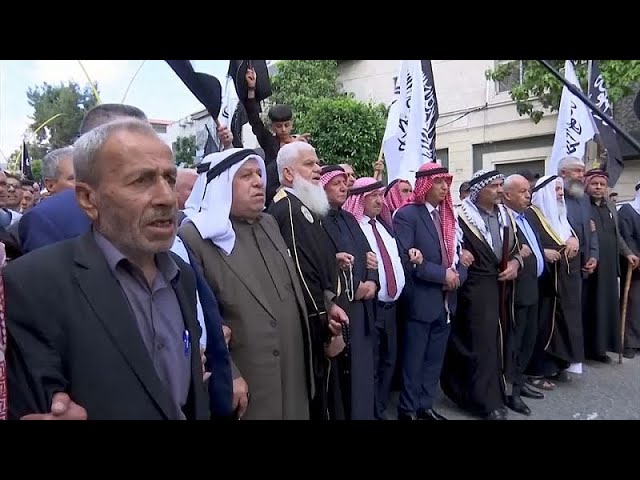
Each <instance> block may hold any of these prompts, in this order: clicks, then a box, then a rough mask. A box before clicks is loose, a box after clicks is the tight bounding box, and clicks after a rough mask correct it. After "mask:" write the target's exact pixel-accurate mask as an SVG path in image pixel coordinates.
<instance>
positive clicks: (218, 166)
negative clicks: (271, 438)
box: [180, 148, 315, 420]
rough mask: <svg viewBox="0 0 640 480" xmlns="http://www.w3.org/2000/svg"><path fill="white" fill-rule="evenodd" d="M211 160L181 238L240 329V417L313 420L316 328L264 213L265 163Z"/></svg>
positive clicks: (236, 351)
mask: <svg viewBox="0 0 640 480" xmlns="http://www.w3.org/2000/svg"><path fill="white" fill-rule="evenodd" d="M206 158H207V159H208V160H209V162H208V163H209V165H208V167H209V168H208V171H207V172H206V177H207V181H206V187H205V192H204V199H203V200H202V202H201V205H200V209H199V212H198V213H195V214H193V215H192V216H190V217H189V218H188V220H186V221H185V223H184V224H183V226H182V227H181V228H180V235H181V237H182V238H183V239H184V240H185V242H186V243H187V245H188V246H189V247H190V248H191V250H192V251H193V252H194V257H195V259H196V260H195V261H196V262H197V263H198V264H199V265H200V266H201V267H202V270H203V272H204V275H205V277H206V279H207V282H208V283H209V285H210V286H211V288H212V290H213V291H214V293H215V295H216V298H217V299H218V302H219V304H220V310H221V312H222V317H223V319H224V323H225V324H226V325H227V326H229V327H230V328H231V331H232V334H231V342H230V345H229V350H230V352H231V359H232V369H233V386H234V389H233V390H234V408H236V411H237V416H238V418H244V419H249V420H252V419H253V420H307V419H309V407H310V400H311V398H312V396H313V393H314V388H315V385H314V383H313V382H312V375H311V341H310V335H309V323H308V318H307V313H306V306H305V303H304V298H303V295H302V290H301V289H300V284H299V281H298V278H297V273H296V271H295V267H294V264H293V262H292V261H291V257H290V256H289V253H288V251H287V246H286V244H285V242H284V240H283V238H282V235H281V234H280V230H279V228H278V225H277V223H276V222H275V220H274V219H273V217H271V215H268V214H265V213H264V212H263V210H264V202H265V180H266V178H267V175H266V169H265V165H264V161H263V160H262V158H261V157H260V156H258V155H257V154H256V152H255V151H253V150H249V149H240V148H235V149H230V150H226V151H224V152H220V153H214V154H212V155H210V156H208V157H206ZM196 194H197V195H198V194H199V193H198V192H196ZM249 399H251V400H250V401H249Z"/></svg>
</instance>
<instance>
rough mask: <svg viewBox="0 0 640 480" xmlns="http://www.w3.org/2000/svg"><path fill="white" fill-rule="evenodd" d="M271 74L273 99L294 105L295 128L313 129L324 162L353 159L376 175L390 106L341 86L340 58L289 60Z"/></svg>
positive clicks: (356, 166) (360, 171)
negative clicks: (359, 97) (358, 96)
mask: <svg viewBox="0 0 640 480" xmlns="http://www.w3.org/2000/svg"><path fill="white" fill-rule="evenodd" d="M277 69H278V72H277V74H276V75H274V76H273V77H272V78H271V87H272V90H273V95H272V96H271V98H270V99H269V100H270V102H269V103H271V104H273V103H285V104H287V105H289V106H290V107H291V108H292V109H293V113H294V120H295V121H294V130H295V132H297V133H310V134H311V141H312V143H313V145H314V146H315V147H316V149H317V151H318V156H319V157H320V158H321V159H322V161H323V162H324V163H350V164H351V165H352V166H353V168H354V169H355V170H356V171H357V172H358V174H360V175H371V173H372V164H373V162H374V161H375V160H376V159H377V158H378V153H379V150H380V144H381V142H382V135H383V134H384V127H385V122H386V115H387V109H386V107H385V106H384V105H374V104H369V103H364V102H360V101H358V100H355V99H354V98H353V94H350V93H344V92H342V91H341V89H342V85H341V84H340V82H339V81H338V63H337V61H335V60H284V61H281V62H278V64H277Z"/></svg>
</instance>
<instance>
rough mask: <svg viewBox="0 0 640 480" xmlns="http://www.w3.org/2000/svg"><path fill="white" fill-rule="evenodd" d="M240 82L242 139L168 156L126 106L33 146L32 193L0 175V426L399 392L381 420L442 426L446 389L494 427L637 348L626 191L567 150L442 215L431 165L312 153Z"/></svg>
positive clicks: (485, 175)
mask: <svg viewBox="0 0 640 480" xmlns="http://www.w3.org/2000/svg"><path fill="white" fill-rule="evenodd" d="M246 81H247V87H248V90H249V96H248V99H247V100H246V102H245V103H246V105H245V108H246V110H247V113H248V117H249V122H250V124H251V126H252V128H253V131H254V133H255V134H256V137H257V139H258V141H259V142H260V146H261V149H260V150H253V149H246V148H234V147H233V145H232V141H233V138H232V135H231V133H230V132H229V130H228V129H226V128H224V127H220V128H219V129H218V142H219V143H218V150H219V151H218V152H216V153H213V154H210V155H208V156H206V157H205V158H204V159H203V161H202V162H201V163H200V164H199V165H198V167H197V169H184V168H176V166H175V161H174V156H173V154H172V152H171V149H170V148H169V147H168V146H167V145H166V144H165V143H164V142H163V141H162V140H161V139H160V138H159V137H158V135H157V134H156V133H155V132H154V130H153V128H152V127H151V126H150V124H149V123H148V121H147V119H146V116H145V114H144V113H143V112H142V111H140V110H139V109H137V108H135V107H131V106H126V105H117V104H105V105H99V106H97V107H95V108H94V109H92V110H90V111H89V112H88V113H87V114H86V116H85V118H84V120H83V123H82V126H81V129H80V134H81V136H80V137H79V139H78V140H77V141H76V142H75V143H74V145H73V146H69V147H67V148H64V149H60V150H56V151H53V152H51V153H49V154H48V155H47V157H46V158H45V159H44V182H45V187H46V188H45V189H46V192H45V193H46V195H40V196H39V194H40V193H41V192H40V187H39V185H34V184H33V182H26V181H22V180H21V179H20V178H18V177H17V176H15V175H10V174H5V173H2V174H0V204H1V205H0V206H1V207H2V210H1V213H0V216H1V220H2V222H3V224H2V228H1V230H2V241H3V243H4V245H5V248H6V251H7V255H6V262H5V266H4V268H3V270H2V277H3V282H2V283H1V284H0V285H1V286H2V287H3V289H2V290H0V293H2V294H3V296H4V298H3V300H4V301H3V308H2V309H0V320H2V322H0V323H6V329H5V328H4V325H3V329H2V338H1V340H2V342H1V343H0V352H2V356H1V357H0V377H2V378H0V418H2V417H8V418H10V419H20V418H23V419H87V418H88V419H176V420H177V419H223V418H233V419H256V420H260V419H274V420H275V419H292V420H306V419H314V420H339V419H350V420H384V419H387V418H389V414H390V412H389V399H390V394H391V392H392V391H393V390H394V389H396V390H398V391H399V392H400V396H399V404H398V407H397V408H398V411H397V417H398V419H399V420H445V417H444V416H443V415H442V414H441V413H439V412H437V411H436V410H435V409H434V405H435V403H436V401H437V399H438V395H439V387H441V390H442V391H443V392H444V394H445V395H446V396H447V397H449V398H450V399H451V400H452V401H453V402H455V403H456V404H457V405H458V406H459V407H460V408H462V409H464V410H466V411H468V412H469V413H470V414H473V415H476V416H478V417H481V418H485V419H490V420H503V419H506V418H507V412H508V411H509V410H512V411H514V412H517V413H518V414H521V415H530V414H531V408H530V406H529V404H528V403H525V401H524V400H523V398H527V399H536V400H542V399H543V398H544V395H545V394H544V393H543V392H545V391H550V390H553V389H555V388H562V387H561V384H562V383H566V382H570V381H571V380H572V376H573V375H580V374H586V375H588V372H584V371H583V368H582V364H583V363H584V362H585V361H586V360H593V361H599V362H604V363H610V362H611V357H609V356H608V355H607V352H615V353H624V356H625V357H627V358H633V356H634V355H635V353H636V351H637V350H638V349H639V348H640V307H639V306H638V303H639V302H640V271H639V270H638V269H639V267H640V260H639V258H638V257H639V256H640V183H638V185H637V187H636V190H637V191H638V194H637V195H636V199H635V200H634V201H633V202H632V203H630V204H627V205H624V206H623V207H622V208H621V209H620V211H617V209H616V206H615V205H614V204H613V203H612V202H611V201H610V200H609V195H608V182H607V180H608V178H607V173H606V172H604V171H601V170H591V171H588V172H585V165H584V163H583V162H582V160H581V159H578V158H573V157H568V158H565V159H563V160H562V161H561V162H560V164H559V167H558V172H557V175H550V176H543V177H541V178H538V179H532V180H530V179H528V178H527V177H526V176H523V175H511V176H509V177H507V178H505V177H504V175H502V174H501V173H500V172H498V171H495V170H481V171H478V172H476V173H474V174H473V176H472V178H471V179H469V180H468V182H465V183H464V184H463V186H462V188H461V190H460V202H459V206H458V207H456V206H454V199H453V197H452V192H451V184H452V181H453V176H452V175H451V174H450V173H449V171H448V170H447V168H445V167H443V166H441V165H439V164H437V163H427V164H424V165H422V167H420V169H419V170H418V171H417V172H416V173H415V178H414V179H389V182H388V183H385V182H383V181H382V180H381V179H380V164H379V163H378V164H376V166H375V168H374V171H375V174H374V176H371V177H366V176H365V177H361V178H357V175H356V173H355V172H354V171H353V169H352V168H351V167H350V166H349V165H347V164H343V165H326V164H323V163H324V162H322V161H321V160H320V158H319V157H318V152H317V151H316V149H315V148H314V147H313V146H312V144H311V142H312V140H311V139H310V138H309V136H308V135H301V136H294V135H292V133H291V132H292V129H293V112H292V111H291V109H290V108H289V107H288V106H286V105H277V106H275V107H273V108H272V109H271V110H270V111H269V118H270V122H271V126H270V127H271V130H269V129H268V128H267V127H266V126H265V125H264V124H263V122H262V120H261V119H260V116H259V108H258V105H257V103H256V100H255V96H254V95H252V92H253V90H254V89H255V74H254V73H253V72H252V71H251V70H249V71H248V73H247V76H246ZM409 180H411V181H409ZM412 184H413V186H412ZM36 192H37V193H36ZM25 196H26V198H27V200H25ZM456 203H458V202H456ZM21 213H22V214H23V215H22V216H20V214H21ZM5 217H6V218H5ZM628 269H633V270H634V271H633V273H632V276H631V278H632V280H631V284H630V289H629V295H628V298H629V300H628V304H627V305H626V307H627V308H626V311H627V316H626V325H625V330H624V336H623V334H622V327H623V325H622V323H621V322H620V310H621V301H620V297H621V296H623V295H621V290H623V289H624V287H625V283H626V282H625V281H624V279H625V278H626V276H627V271H628ZM620 278H622V281H621V282H619V279H620ZM5 373H6V378H5ZM529 403H531V402H529ZM536 408H539V409H540V410H543V409H544V402H540V403H537V405H536Z"/></svg>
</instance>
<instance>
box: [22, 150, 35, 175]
mask: <svg viewBox="0 0 640 480" xmlns="http://www.w3.org/2000/svg"><path fill="white" fill-rule="evenodd" d="M21 170H22V175H24V177H25V178H26V179H27V180H33V173H32V172H31V157H30V156H29V150H27V144H26V142H22V165H21Z"/></svg>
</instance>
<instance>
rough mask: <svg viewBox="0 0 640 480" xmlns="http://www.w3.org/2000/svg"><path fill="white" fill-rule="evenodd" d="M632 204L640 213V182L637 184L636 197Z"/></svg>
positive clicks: (639, 213)
mask: <svg viewBox="0 0 640 480" xmlns="http://www.w3.org/2000/svg"><path fill="white" fill-rule="evenodd" d="M631 206H632V207H633V209H634V210H635V211H636V212H638V215H640V182H638V183H637V184H636V198H635V199H634V200H633V202H631Z"/></svg>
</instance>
